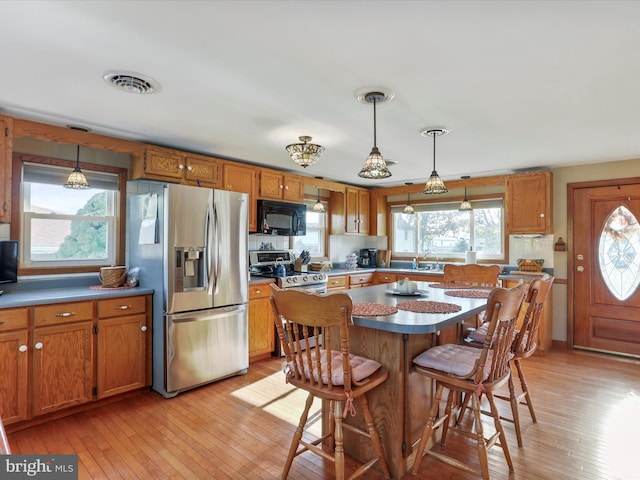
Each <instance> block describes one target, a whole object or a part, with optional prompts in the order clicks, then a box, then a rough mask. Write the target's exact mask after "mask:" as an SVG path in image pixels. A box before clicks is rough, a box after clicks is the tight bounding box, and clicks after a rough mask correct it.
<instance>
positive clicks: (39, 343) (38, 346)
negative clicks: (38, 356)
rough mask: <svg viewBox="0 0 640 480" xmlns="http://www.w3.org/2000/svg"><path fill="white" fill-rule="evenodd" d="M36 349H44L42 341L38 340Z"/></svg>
mask: <svg viewBox="0 0 640 480" xmlns="http://www.w3.org/2000/svg"><path fill="white" fill-rule="evenodd" d="M33 347H34V348H35V349H36V350H42V342H38V343H36V344H35V345H34V346H33Z"/></svg>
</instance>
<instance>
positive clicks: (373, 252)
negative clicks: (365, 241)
mask: <svg viewBox="0 0 640 480" xmlns="http://www.w3.org/2000/svg"><path fill="white" fill-rule="evenodd" d="M358 266H359V267H360V268H376V267H377V266H378V249H377V248H361V249H360V256H359V257H358Z"/></svg>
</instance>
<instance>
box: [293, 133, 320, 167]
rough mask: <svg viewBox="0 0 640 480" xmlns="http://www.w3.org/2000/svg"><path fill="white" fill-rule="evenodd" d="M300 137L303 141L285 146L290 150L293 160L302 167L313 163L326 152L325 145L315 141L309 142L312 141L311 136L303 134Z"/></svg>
mask: <svg viewBox="0 0 640 480" xmlns="http://www.w3.org/2000/svg"><path fill="white" fill-rule="evenodd" d="M298 139H299V140H300V141H301V142H302V143H292V144H291V145H287V146H286V147H285V148H286V150H287V152H289V155H290V156H291V160H293V161H294V162H296V163H297V164H298V165H300V166H301V167H303V168H307V167H308V166H309V165H313V164H314V163H316V162H317V161H318V159H319V158H320V155H322V152H324V147H322V146H320V145H316V144H315V143H307V142H310V141H311V137H307V136H302V137H298Z"/></svg>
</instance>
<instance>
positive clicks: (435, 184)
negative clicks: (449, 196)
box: [420, 128, 449, 195]
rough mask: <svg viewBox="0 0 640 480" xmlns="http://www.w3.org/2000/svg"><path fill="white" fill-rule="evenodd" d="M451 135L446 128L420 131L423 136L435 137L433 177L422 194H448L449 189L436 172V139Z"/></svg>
mask: <svg viewBox="0 0 640 480" xmlns="http://www.w3.org/2000/svg"><path fill="white" fill-rule="evenodd" d="M448 133H449V130H447V129H446V128H429V129H427V128H423V129H422V130H420V134H421V135H423V136H426V135H429V136H431V137H433V171H432V172H431V176H430V177H429V180H427V183H426V184H425V186H424V190H423V191H422V193H424V194H427V195H431V194H440V193H447V192H448V191H449V189H448V188H447V187H445V185H444V182H443V181H442V179H441V178H440V176H439V175H438V172H437V171H436V137H438V136H440V135H446V134H448Z"/></svg>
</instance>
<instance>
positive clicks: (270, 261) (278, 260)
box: [249, 250, 329, 293]
mask: <svg viewBox="0 0 640 480" xmlns="http://www.w3.org/2000/svg"><path fill="white" fill-rule="evenodd" d="M294 264H295V255H294V253H293V252H291V251H289V250H251V251H250V252H249V266H250V269H251V270H250V272H251V275H256V276H260V277H268V278H275V279H276V284H277V285H278V286H279V287H280V288H293V287H295V288H302V289H304V290H313V291H315V292H319V293H325V292H326V291H327V283H328V281H329V278H328V277H327V274H326V273H321V272H296V271H294ZM278 265H284V269H285V275H284V276H281V275H278V274H277V272H276V267H277V266H278Z"/></svg>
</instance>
